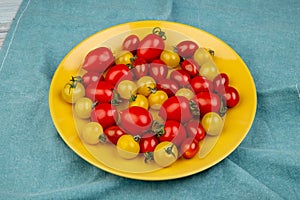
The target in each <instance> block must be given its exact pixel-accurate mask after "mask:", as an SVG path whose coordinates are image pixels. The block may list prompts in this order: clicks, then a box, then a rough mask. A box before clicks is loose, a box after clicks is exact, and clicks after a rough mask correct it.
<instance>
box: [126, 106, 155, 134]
mask: <svg viewBox="0 0 300 200" xmlns="http://www.w3.org/2000/svg"><path fill="white" fill-rule="evenodd" d="M151 125H152V115H151V114H150V113H149V111H148V110H146V109H145V108H142V107H139V106H132V107H129V108H127V109H125V110H122V111H120V126H121V128H122V129H124V130H125V131H126V132H127V133H129V134H131V135H134V136H135V135H141V134H143V133H144V132H145V131H147V130H150V128H151Z"/></svg>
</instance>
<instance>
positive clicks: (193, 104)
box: [189, 100, 201, 116]
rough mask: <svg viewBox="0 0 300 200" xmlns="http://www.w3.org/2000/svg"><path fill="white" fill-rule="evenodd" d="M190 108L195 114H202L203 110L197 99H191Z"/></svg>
mask: <svg viewBox="0 0 300 200" xmlns="http://www.w3.org/2000/svg"><path fill="white" fill-rule="evenodd" d="M189 104H190V109H191V112H192V114H193V115H194V116H200V114H201V111H200V109H199V107H198V104H197V103H196V102H195V101H192V100H191V101H190V103H189Z"/></svg>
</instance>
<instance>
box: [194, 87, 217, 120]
mask: <svg viewBox="0 0 300 200" xmlns="http://www.w3.org/2000/svg"><path fill="white" fill-rule="evenodd" d="M194 101H195V102H196V103H197V104H198V106H199V109H200V114H201V116H204V115H205V114H206V113H208V112H216V113H219V111H220V107H221V98H220V96H219V95H217V94H215V93H212V92H199V93H198V94H197V95H196V96H195V98H194Z"/></svg>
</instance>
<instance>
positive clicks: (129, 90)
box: [117, 80, 137, 99]
mask: <svg viewBox="0 0 300 200" xmlns="http://www.w3.org/2000/svg"><path fill="white" fill-rule="evenodd" d="M117 91H118V94H119V95H120V97H122V98H123V99H130V98H131V97H132V96H133V95H136V92H137V85H136V83H135V82H133V81H130V80H123V81H121V82H120V83H119V84H118V86H117Z"/></svg>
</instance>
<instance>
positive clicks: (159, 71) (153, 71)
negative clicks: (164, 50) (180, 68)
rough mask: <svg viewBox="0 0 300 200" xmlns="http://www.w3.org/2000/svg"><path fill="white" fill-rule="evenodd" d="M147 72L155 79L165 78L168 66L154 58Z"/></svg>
mask: <svg viewBox="0 0 300 200" xmlns="http://www.w3.org/2000/svg"><path fill="white" fill-rule="evenodd" d="M149 74H150V76H152V78H154V79H155V80H156V81H159V80H162V79H165V78H166V77H167V75H168V66H167V65H166V63H165V62H164V61H162V60H159V59H158V60H154V61H152V62H151V64H150V68H149Z"/></svg>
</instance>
